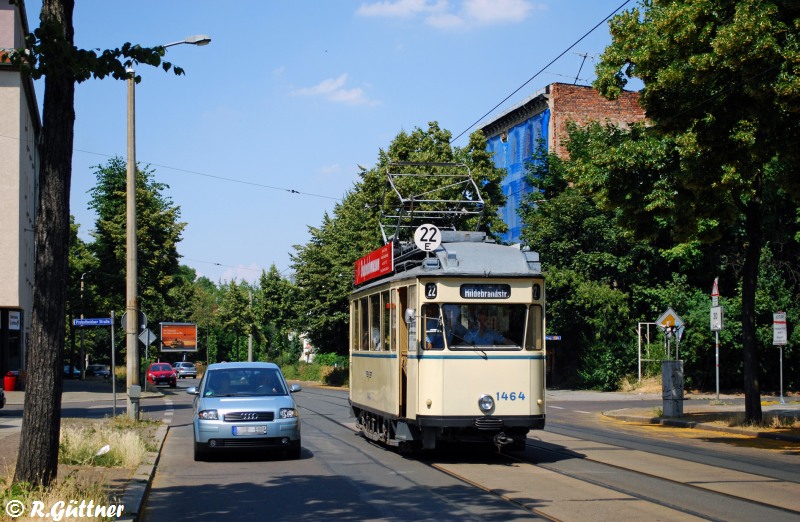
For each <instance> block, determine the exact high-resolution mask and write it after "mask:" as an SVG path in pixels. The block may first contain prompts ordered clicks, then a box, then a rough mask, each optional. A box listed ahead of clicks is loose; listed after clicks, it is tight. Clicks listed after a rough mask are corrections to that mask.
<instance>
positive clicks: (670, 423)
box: [603, 412, 800, 442]
mask: <svg viewBox="0 0 800 522" xmlns="http://www.w3.org/2000/svg"><path fill="white" fill-rule="evenodd" d="M603 415H604V416H606V417H608V418H610V419H615V420H619V421H623V422H638V423H644V424H659V425H661V426H667V427H671V428H694V429H697V430H705V431H714V432H717V433H730V434H733V435H746V436H750V437H756V438H761V439H771V440H778V441H782V442H800V437H798V436H795V435H785V434H782V433H772V432H765V431H752V430H746V429H742V428H734V427H729V426H718V425H716V424H709V423H706V422H694V421H689V420H682V419H667V418H663V417H646V416H642V415H630V414H625V413H615V412H603Z"/></svg>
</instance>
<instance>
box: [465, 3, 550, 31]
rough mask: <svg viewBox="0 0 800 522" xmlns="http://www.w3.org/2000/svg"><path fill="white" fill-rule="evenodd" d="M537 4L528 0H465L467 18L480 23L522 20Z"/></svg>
mask: <svg viewBox="0 0 800 522" xmlns="http://www.w3.org/2000/svg"><path fill="white" fill-rule="evenodd" d="M535 8H536V6H535V5H534V4H532V3H531V2H529V1H528V0H464V3H463V13H464V16H465V17H466V18H468V19H469V20H473V21H475V22H477V23H479V24H487V25H488V24H497V23H514V22H521V21H523V20H525V18H527V17H528V14H529V13H530V12H531V11H532V10H534V9H535Z"/></svg>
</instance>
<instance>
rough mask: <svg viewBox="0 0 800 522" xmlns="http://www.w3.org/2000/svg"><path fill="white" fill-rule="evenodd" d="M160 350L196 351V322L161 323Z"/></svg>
mask: <svg viewBox="0 0 800 522" xmlns="http://www.w3.org/2000/svg"><path fill="white" fill-rule="evenodd" d="M161 351H162V352H196V351H197V324H196V323H161Z"/></svg>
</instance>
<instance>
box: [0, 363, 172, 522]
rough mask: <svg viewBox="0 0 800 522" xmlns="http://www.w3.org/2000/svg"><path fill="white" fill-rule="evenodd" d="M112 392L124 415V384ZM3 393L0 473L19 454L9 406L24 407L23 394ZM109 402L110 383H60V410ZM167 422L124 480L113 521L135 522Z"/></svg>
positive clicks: (18, 424)
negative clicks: (119, 509)
mask: <svg viewBox="0 0 800 522" xmlns="http://www.w3.org/2000/svg"><path fill="white" fill-rule="evenodd" d="M116 392H117V393H116V397H117V407H118V408H119V412H118V415H120V414H124V413H125V411H126V399H127V391H126V390H125V384H124V383H123V384H119V383H118V384H117V390H116ZM5 393H6V407H5V408H3V409H0V466H2V469H8V468H9V466H10V465H13V464H14V463H15V462H16V459H17V453H18V452H19V439H20V432H21V429H22V415H21V414H18V415H15V416H9V414H8V408H9V406H14V405H16V406H21V405H24V404H25V392H24V391H6V392H5ZM161 397H164V394H163V393H161V392H159V391H147V392H142V399H143V400H153V399H158V398H161ZM113 401H114V394H113V393H112V388H111V381H110V380H103V379H100V380H86V381H80V380H77V379H76V380H72V379H65V380H64V391H63V393H62V395H61V404H62V406H63V405H65V404H69V403H72V402H93V403H107V404H110V403H111V402H113ZM15 409H17V408H15ZM171 420H172V416H171V415H169V416H167V417H165V418H164V421H163V422H164V424H162V425H161V426H160V427H159V428H158V430H157V431H156V434H155V438H156V441H155V444H156V447H157V451H154V452H151V453H148V454H147V455H146V457H145V462H144V463H142V464H141V465H140V466H139V468H138V469H136V470H134V472H133V474H132V476H131V477H130V479H129V480H128V483H127V486H126V487H125V493H124V495H123V497H122V500H121V501H120V503H121V504H123V505H124V506H125V511H124V514H123V516H122V518H119V519H117V520H121V521H133V520H138V518H139V513H140V511H141V509H142V506H143V503H144V498H145V495H146V493H147V490H148V488H149V487H150V482H151V481H152V479H153V475H154V474H155V469H156V466H157V464H158V459H159V456H160V453H161V447H162V446H163V444H164V439H165V438H166V436H167V430H168V427H169V424H168V423H169V421H171Z"/></svg>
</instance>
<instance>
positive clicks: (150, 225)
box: [89, 157, 192, 323]
mask: <svg viewBox="0 0 800 522" xmlns="http://www.w3.org/2000/svg"><path fill="white" fill-rule="evenodd" d="M96 169H97V170H96V171H95V175H96V176H97V184H96V185H95V187H94V188H93V189H92V190H91V195H92V200H91V201H90V203H89V207H90V208H92V209H94V211H95V212H96V213H97V221H96V222H95V231H94V232H93V233H92V234H93V236H94V242H93V243H91V244H90V248H91V250H92V252H93V253H94V255H95V257H96V258H97V260H98V266H99V268H98V270H97V272H95V273H94V274H93V279H94V280H95V281H96V283H97V284H98V285H99V286H100V287H101V288H104V289H106V291H105V292H104V295H106V296H107V299H108V302H107V303H105V306H106V308H107V309H109V310H112V309H115V310H122V309H124V308H125V302H124V298H125V285H126V273H125V266H126V249H125V248H126V238H127V231H126V217H127V216H126V208H125V205H126V202H125V193H126V190H127V182H126V171H127V170H126V169H127V167H126V163H125V160H123V159H122V158H120V157H114V158H111V159H110V160H108V162H107V163H106V164H105V165H98V166H97V167H96ZM168 188H169V186H168V185H166V184H164V183H160V182H158V181H156V180H155V172H154V171H153V170H152V169H149V168H143V169H141V168H137V169H136V228H137V232H136V235H137V241H136V246H137V259H138V281H137V288H139V289H141V293H142V307H141V308H142V310H143V311H144V312H145V313H146V314H147V316H148V320H149V321H151V322H153V323H157V322H159V321H165V322H169V321H174V320H176V317H177V316H178V315H186V314H185V313H183V312H182V310H183V309H184V308H185V303H183V302H181V301H180V300H179V299H175V300H173V299H170V297H171V296H175V297H178V298H179V296H178V295H177V294H174V293H170V290H174V289H173V287H175V286H176V285H178V284H180V283H181V282H182V283H183V284H186V283H187V281H186V279H187V277H186V276H187V275H188V274H184V275H183V276H181V275H180V266H179V255H178V243H179V242H180V241H181V234H182V232H183V230H184V228H185V227H186V223H183V222H181V221H180V207H178V206H176V205H173V204H172V201H171V199H170V198H169V197H167V196H165V195H164V194H163V193H164V192H165V191H166V189H168ZM188 283H189V284H191V283H192V281H188Z"/></svg>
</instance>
